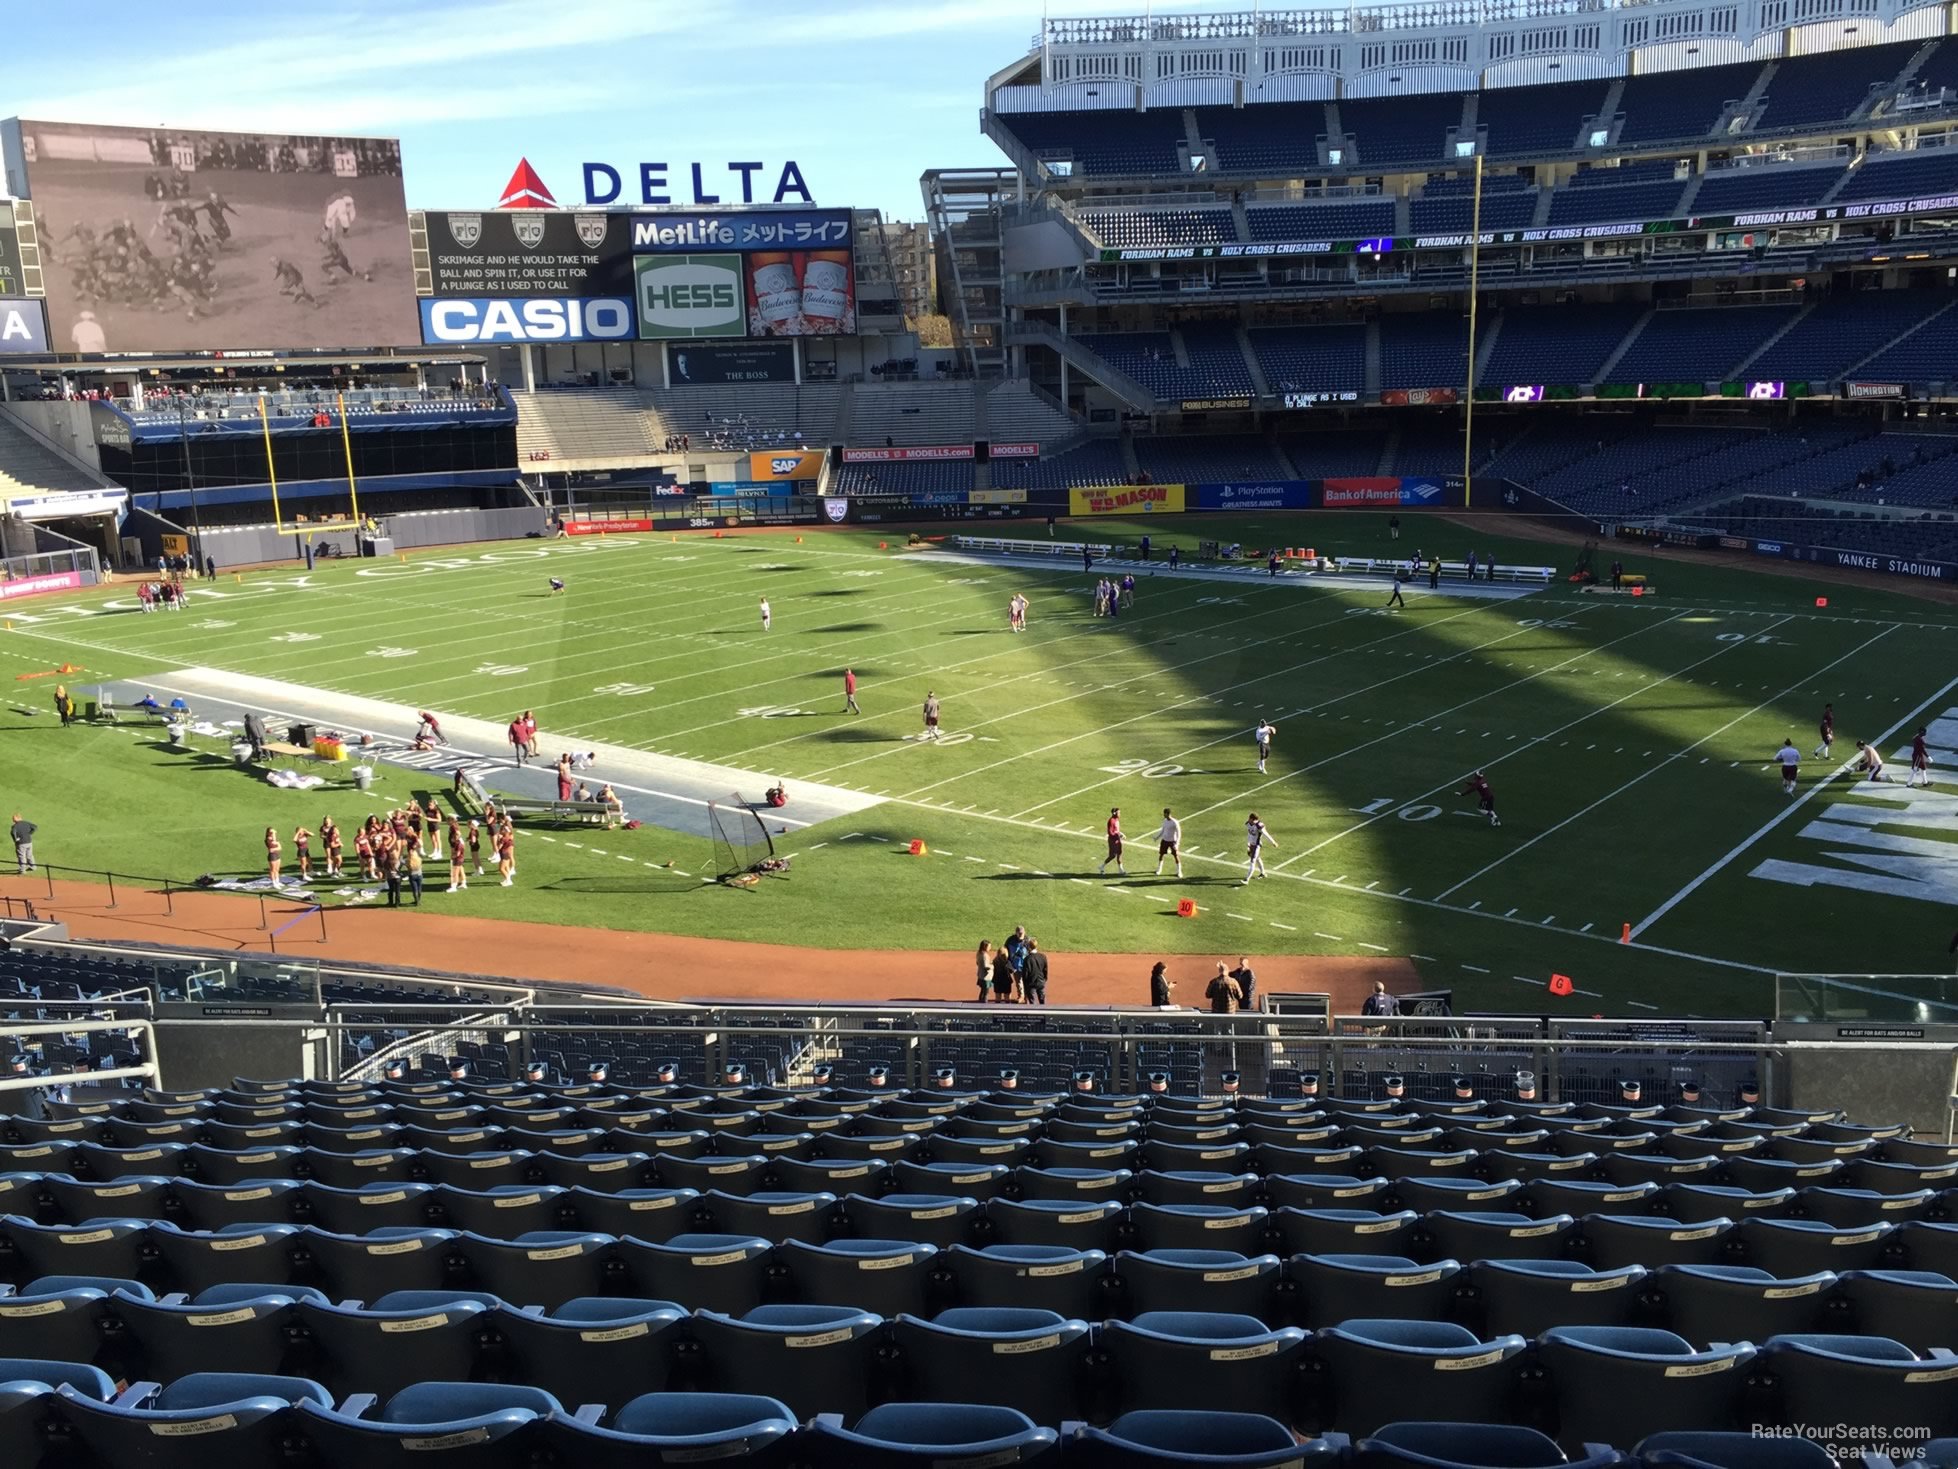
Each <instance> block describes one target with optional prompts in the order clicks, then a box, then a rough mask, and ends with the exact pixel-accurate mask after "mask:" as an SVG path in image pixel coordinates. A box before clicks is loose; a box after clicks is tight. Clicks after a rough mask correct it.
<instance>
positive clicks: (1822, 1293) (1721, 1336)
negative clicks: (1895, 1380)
mask: <svg viewBox="0 0 1958 1469" xmlns="http://www.w3.org/2000/svg"><path fill="white" fill-rule="evenodd" d="M1835 1283H1836V1277H1835V1276H1834V1275H1832V1274H1830V1273H1829V1272H1828V1271H1826V1270H1823V1271H1818V1272H1816V1273H1814V1274H1812V1275H1806V1276H1802V1277H1800V1278H1790V1279H1782V1278H1780V1277H1777V1276H1775V1275H1773V1274H1770V1273H1769V1272H1768V1271H1766V1270H1762V1269H1760V1268H1758V1267H1755V1266H1751V1265H1663V1266H1661V1267H1660V1268H1659V1269H1658V1270H1657V1271H1655V1272H1654V1273H1653V1276H1652V1282H1651V1291H1652V1299H1653V1302H1654V1304H1655V1306H1656V1308H1657V1310H1658V1311H1659V1313H1660V1315H1661V1317H1662V1319H1663V1320H1664V1322H1665V1325H1666V1327H1667V1329H1668V1330H1670V1331H1674V1332H1677V1333H1678V1334H1679V1335H1680V1336H1683V1337H1685V1338H1686V1340H1688V1341H1690V1342H1692V1343H1694V1344H1695V1345H1697V1346H1707V1345H1709V1344H1711V1343H1713V1342H1716V1341H1766V1340H1767V1339H1768V1338H1769V1337H1771V1336H1775V1335H1778V1334H1782V1333H1786V1332H1801V1331H1813V1330H1816V1329H1818V1328H1819V1327H1820V1326H1821V1325H1822V1323H1823V1320H1824V1316H1823V1312H1824V1309H1825V1307H1826V1306H1827V1304H1828V1299H1829V1291H1830V1289H1831V1288H1832V1287H1833V1286H1834V1285H1835Z"/></svg>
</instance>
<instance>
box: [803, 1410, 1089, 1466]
mask: <svg viewBox="0 0 1958 1469" xmlns="http://www.w3.org/2000/svg"><path fill="white" fill-rule="evenodd" d="M1059 1443H1060V1434H1059V1433H1057V1432H1056V1431H1055V1430H1054V1429H1052V1428H1041V1427H1037V1426H1035V1424H1034V1423H1033V1422H1032V1420H1030V1419H1029V1418H1028V1417H1027V1416H1026V1414H1024V1413H1019V1412H1015V1411H1014V1410H1013V1409H1011V1408H1002V1407H985V1406H978V1405H974V1404H970V1403H936V1402H914V1403H886V1404H884V1405H883V1406H882V1407H879V1408H872V1409H871V1410H870V1411H869V1412H868V1413H865V1414H864V1415H863V1416H862V1417H861V1418H859V1419H857V1421H856V1423H855V1424H854V1425H853V1426H851V1427H849V1428H845V1427H844V1426H843V1417H842V1415H838V1414H824V1415H822V1416H821V1417H819V1418H818V1419H817V1420H816V1422H815V1424H814V1425H813V1436H812V1437H811V1440H810V1444H809V1450H810V1453H811V1455H812V1457H813V1460H814V1462H815V1463H816V1464H818V1465H834V1466H836V1469H859V1466H862V1469H942V1466H946V1465H951V1464H986V1465H994V1464H998V1465H1007V1464H1031V1463H1037V1462H1040V1461H1042V1460H1044V1459H1047V1458H1048V1457H1050V1456H1053V1457H1058V1454H1057V1452H1056V1451H1057V1449H1058V1447H1059Z"/></svg>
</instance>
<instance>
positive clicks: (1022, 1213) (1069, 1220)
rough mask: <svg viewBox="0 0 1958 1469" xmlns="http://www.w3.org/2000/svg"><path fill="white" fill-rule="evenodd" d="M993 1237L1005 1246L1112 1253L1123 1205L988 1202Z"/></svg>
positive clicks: (1057, 1202) (1102, 1203)
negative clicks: (1035, 1246) (1047, 1246)
mask: <svg viewBox="0 0 1958 1469" xmlns="http://www.w3.org/2000/svg"><path fill="white" fill-rule="evenodd" d="M985 1214H986V1219H987V1222H988V1223H990V1224H991V1225H992V1227H993V1231H994V1234H993V1237H994V1238H995V1239H996V1240H998V1242H999V1243H1001V1244H1007V1245H1059V1246H1063V1247H1065V1248H1067V1249H1074V1250H1089V1249H1093V1250H1103V1251H1106V1250H1112V1249H1114V1248H1115V1245H1116V1242H1117V1241H1116V1233H1117V1229H1118V1227H1119V1226H1120V1224H1121V1222H1122V1206H1121V1205H1120V1204H1117V1203H1115V1202H1114V1201H1113V1200H1112V1199H1104V1200H1101V1201H1099V1202H1083V1203H1070V1202H1066V1201H1062V1200H1056V1199H1029V1200H1025V1201H1015V1200H1012V1199H988V1200H987V1201H986V1204H985Z"/></svg>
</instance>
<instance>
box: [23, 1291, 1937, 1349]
mask: <svg viewBox="0 0 1958 1469" xmlns="http://www.w3.org/2000/svg"><path fill="white" fill-rule="evenodd" d="M1836 1302H1837V1303H1838V1304H1839V1305H1840V1306H1841V1307H1842V1308H1843V1313H1844V1315H1845V1316H1846V1318H1847V1320H1848V1323H1849V1324H1848V1325H1846V1326H1837V1327H1835V1328H1834V1329H1835V1330H1838V1331H1853V1332H1854V1333H1856V1334H1857V1335H1858V1336H1886V1337H1889V1338H1890V1339H1891V1340H1892V1341H1900V1342H1902V1343H1903V1344H1904V1345H1905V1346H1907V1347H1909V1348H1910V1349H1911V1350H1912V1351H1913V1352H1917V1353H1920V1354H1922V1353H1925V1352H1929V1351H1931V1350H1933V1349H1935V1348H1938V1347H1950V1348H1953V1349H1958V1282H1954V1281H1953V1280H1952V1278H1951V1277H1950V1276H1948V1275H1939V1274H1937V1273H1936V1272H1935V1271H1929V1270H1846V1271H1844V1272H1843V1274H1842V1276H1841V1278H1840V1279H1838V1280H1837V1282H1836ZM4 1304H5V1303H4V1302H0V1305H4ZM1799 1329H1800V1328H1797V1330H1799Z"/></svg>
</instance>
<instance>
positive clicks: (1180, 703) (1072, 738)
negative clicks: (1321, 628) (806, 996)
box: [831, 608, 1523, 820]
mask: <svg viewBox="0 0 1958 1469" xmlns="http://www.w3.org/2000/svg"><path fill="white" fill-rule="evenodd" d="M1481 610H1484V609H1480V608H1471V609H1469V610H1468V611H1466V612H1457V613H1455V614H1454V615H1452V616H1449V617H1444V618H1442V619H1440V621H1439V622H1436V623H1430V624H1424V625H1423V626H1422V627H1420V628H1409V629H1407V630H1406V631H1405V632H1398V633H1389V634H1387V635H1386V636H1384V637H1378V638H1371V639H1368V640H1367V641H1365V642H1360V643H1355V644H1353V645H1352V646H1351V647H1346V648H1341V649H1340V650H1338V651H1336V652H1332V653H1324V654H1321V655H1320V656H1318V657H1316V658H1308V659H1306V660H1305V661H1304V662H1302V663H1294V664H1291V665H1289V666H1288V667H1285V668H1280V669H1275V670H1270V671H1265V672H1261V673H1259V675H1258V676H1257V677H1256V678H1250V679H1241V680H1239V681H1238V682H1236V683H1231V684H1226V685H1224V687H1223V688H1222V689H1220V690H1217V691H1216V692H1218V693H1227V692H1229V691H1230V690H1233V689H1239V688H1243V687H1245V686H1246V685H1247V684H1252V683H1258V684H1262V683H1264V682H1265V681H1266V680H1267V679H1270V678H1275V677H1278V676H1280V675H1283V674H1288V673H1297V672H1299V671H1301V670H1303V669H1307V668H1311V667H1313V666H1314V665H1316V664H1320V663H1326V662H1329V661H1331V660H1332V659H1335V658H1340V657H1344V656H1345V655H1346V654H1347V653H1357V652H1364V651H1366V650H1367V649H1370V648H1377V647H1378V646H1379V645H1380V644H1382V643H1387V642H1392V641H1393V640H1394V639H1395V638H1403V637H1411V636H1414V635H1415V634H1416V633H1417V632H1426V631H1428V630H1430V629H1431V628H1433V627H1439V626H1442V625H1443V624H1446V623H1450V622H1455V621H1457V620H1459V619H1461V618H1463V617H1468V616H1472V615H1474V614H1475V613H1476V612H1478V611H1481ZM1343 616H1344V614H1342V617H1343ZM1521 636H1523V629H1520V628H1519V629H1516V630H1514V631H1511V632H1507V633H1504V634H1503V635H1502V636H1501V637H1499V638H1492V639H1490V640H1489V641H1488V642H1486V643H1481V644H1478V645H1477V646H1476V647H1474V648H1465V649H1463V650H1462V651H1461V652H1460V653H1458V654H1456V655H1455V657H1457V658H1466V657H1468V656H1469V655H1470V654H1471V653H1475V652H1479V651H1481V649H1483V648H1487V647H1493V646H1494V645H1495V644H1496V643H1500V642H1505V641H1507V640H1508V639H1510V638H1513V637H1521ZM1277 641H1282V638H1260V639H1258V640H1257V641H1255V642H1251V643H1247V644H1244V645H1242V646H1243V647H1244V648H1256V647H1261V646H1262V645H1264V644H1265V643H1269V642H1277ZM1208 661H1209V658H1208V656H1207V655H1206V656H1205V657H1203V658H1194V659H1190V660H1187V661H1186V662H1184V663H1177V664H1171V665H1170V667H1171V668H1186V667H1189V666H1191V665H1192V664H1195V663H1204V662H1208ZM1413 671H1418V670H1411V671H1410V672H1413ZM1409 676H1410V675H1409V674H1408V673H1397V674H1393V675H1391V676H1389V677H1387V678H1383V679H1380V680H1377V681H1376V682H1374V683H1371V684H1368V685H1366V686H1364V687H1362V688H1358V689H1349V690H1347V691H1346V692H1344V693H1341V694H1337V695H1335V696H1333V697H1331V698H1328V699H1325V700H1322V701H1321V702H1320V703H1318V704H1316V705H1311V706H1309V708H1310V709H1313V710H1317V709H1329V708H1331V707H1333V706H1334V705H1335V704H1338V703H1340V702H1342V701H1343V700H1346V699H1351V698H1356V697H1357V696H1359V695H1361V694H1364V693H1368V692H1371V691H1372V690H1373V689H1376V688H1381V687H1383V686H1385V685H1387V684H1390V683H1395V682H1397V681H1399V680H1400V679H1402V678H1406V677H1409ZM1125 682H1133V680H1126V681H1125ZM1206 697H1207V696H1205V695H1193V696H1191V697H1190V698H1187V699H1179V700H1177V701H1176V702H1175V703H1173V704H1168V705H1164V706H1162V707H1160V708H1156V709H1151V710H1150V711H1148V712H1147V713H1145V714H1136V715H1132V716H1131V717H1129V718H1127V719H1121V720H1117V721H1115V722H1114V723H1112V724H1105V725H1102V726H1100V727H1099V728H1097V729H1091V730H1086V731H1083V732H1082V733H1080V734H1074V735H1069V736H1068V737H1067V738H1065V739H1061V740H1055V741H1053V742H1052V743H1050V744H1046V745H1041V746H1039V747H1037V748H1035V749H1032V750H1025V751H1022V752H1021V753H1020V754H1018V755H1009V756H1007V757H1006V758H1005V759H1003V760H995V761H993V762H991V763H990V764H986V765H980V766H977V767H975V768H973V769H970V770H966V771H962V772H961V773H960V774H958V775H954V776H947V777H946V778H945V779H943V780H938V781H933V782H932V783H931V784H930V785H925V786H919V787H918V788H917V790H915V791H913V792H911V793H910V794H911V795H912V796H917V795H919V794H921V793H923V792H925V791H932V790H937V789H938V787H939V786H942V785H950V784H952V783H953V782H954V781H959V780H964V779H967V778H968V777H970V776H974V775H981V774H984V773H985V772H986V771H988V770H993V769H996V768H998V767H999V766H1002V765H1011V764H1013V763H1014V762H1015V761H1017V760H1024V759H1028V758H1030V757H1032V756H1036V755H1044V754H1047V753H1048V752H1049V751H1052V750H1058V749H1061V748H1063V747H1065V746H1067V745H1071V744H1074V743H1076V742H1077V741H1080V740H1085V739H1093V738H1096V737H1098V736H1101V735H1106V734H1109V733H1111V732H1112V731H1114V730H1118V729H1123V728H1126V727H1127V726H1129V725H1132V724H1139V723H1141V722H1142V721H1144V720H1150V719H1157V718H1160V717H1161V716H1162V715H1164V714H1168V713H1171V712H1173V711H1174V710H1177V709H1184V708H1188V707H1190V706H1191V705H1194V704H1199V703H1202V702H1203V701H1204V699H1205V698H1206ZM1052 702H1054V703H1065V702H1067V700H1064V699H1056V700H1054V701H1052ZM1238 702H1239V703H1241V702H1242V701H1241V700H1240V701H1238ZM1047 707H1048V706H1047V705H1045V704H1036V705H1034V706H1033V708H1032V709H1026V710H1020V711H1017V712H1018V713H1032V712H1034V711H1035V710H1039V709H1044V708H1047ZM1301 712H1306V711H1301ZM1013 717H1015V716H1014V715H1002V716H1000V717H999V718H998V719H994V720H988V721H987V723H988V724H997V723H1001V722H1003V721H1004V720H1005V719H1009V718H1013ZM1244 733H1245V732H1244V731H1242V730H1236V731H1233V732H1232V733H1230V734H1227V735H1219V736H1218V737H1217V738H1216V739H1213V740H1206V741H1204V743H1202V744H1200V745H1192V746H1191V747H1190V748H1188V749H1185V750H1179V751H1177V752H1176V753H1175V754H1174V755H1172V756H1169V757H1167V758H1169V759H1173V760H1182V759H1184V758H1186V757H1188V756H1190V755H1194V754H1196V753H1197V752H1198V751H1200V750H1208V749H1211V748H1213V747H1215V746H1217V745H1222V744H1232V743H1235V742H1236V741H1238V740H1240V739H1242V738H1243V737H1244ZM886 753H890V752H886ZM864 758H866V759H877V758H879V757H878V756H866V757H864ZM857 763H860V762H857V761H848V762H845V764H844V765H840V766H834V767H831V768H832V769H834V770H842V769H846V768H847V767H848V766H849V765H852V764H857ZM1121 779H1124V776H1120V775H1115V776H1110V777H1108V779H1106V780H1098V781H1094V782H1092V783H1090V784H1088V785H1085V786H1082V787H1081V788H1080V789H1079V790H1074V791H1069V792H1068V793H1067V794H1066V795H1061V796H1055V797H1053V798H1051V799H1049V800H1045V801H1042V802H1040V803H1039V804H1038V805H1033V806H1027V807H1024V808H1022V809H1021V810H1019V811H1016V812H1014V813H1013V814H1014V815H1015V816H1016V817H1023V816H1030V815H1032V814H1033V813H1034V812H1036V811H1044V810H1046V809H1047V808H1048V807H1050V806H1056V805H1059V804H1060V803H1061V802H1063V801H1070V800H1073V799H1074V798H1076V797H1078V796H1085V795H1086V794H1087V793H1088V792H1090V791H1093V790H1099V789H1100V788H1101V787H1102V786H1105V785H1111V784H1113V783H1114V782H1115V781H1117V780H1121ZM1215 809H1216V808H1215V807H1205V808H1204V811H1211V810H1215ZM1204 811H1198V812H1195V813H1193V815H1194V816H1201V815H1203V814H1204ZM1187 819H1188V818H1186V820H1187Z"/></svg>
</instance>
